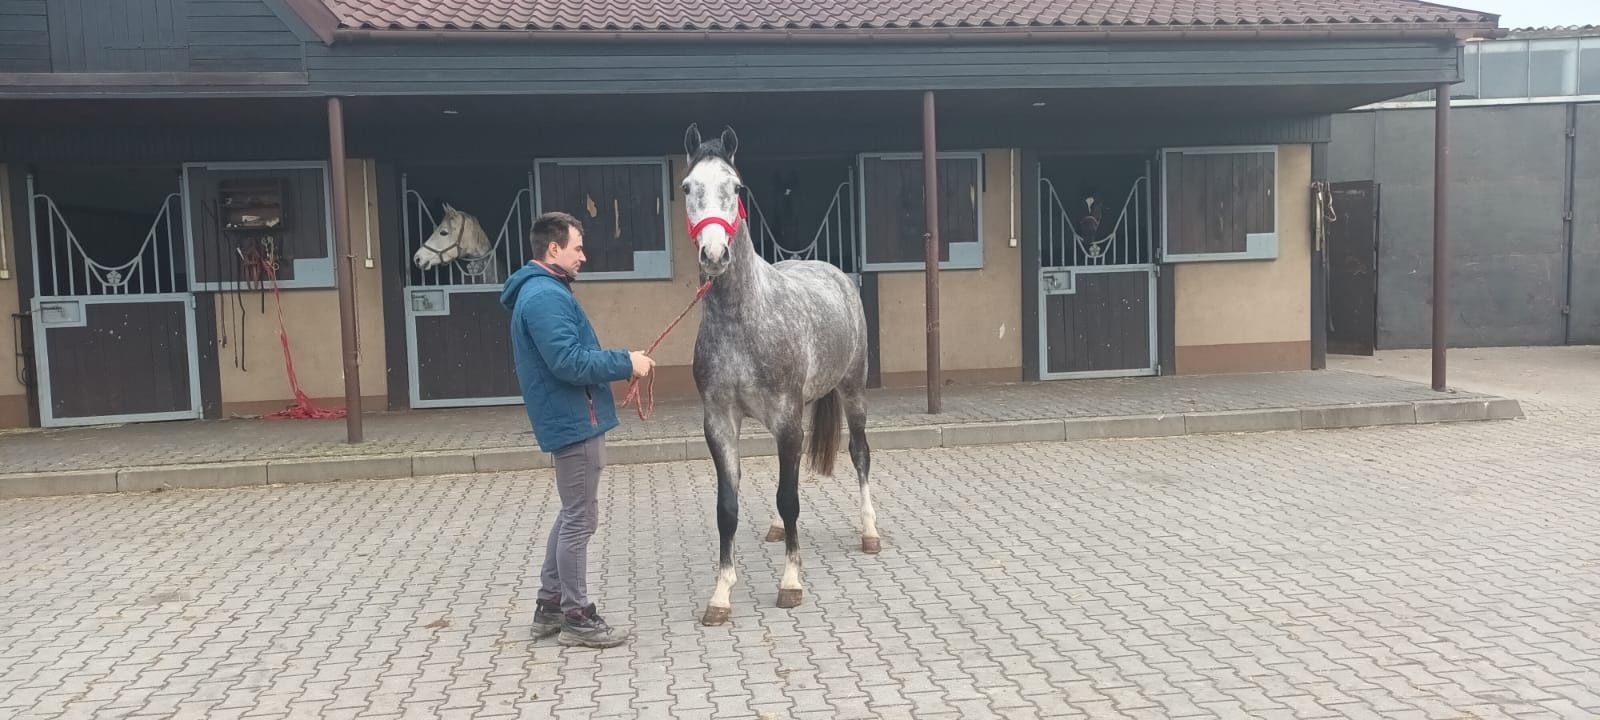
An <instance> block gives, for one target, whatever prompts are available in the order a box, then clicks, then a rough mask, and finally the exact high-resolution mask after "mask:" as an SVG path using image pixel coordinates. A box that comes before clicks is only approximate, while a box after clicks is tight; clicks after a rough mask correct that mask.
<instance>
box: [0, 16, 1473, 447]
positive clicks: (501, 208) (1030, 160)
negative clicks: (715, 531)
mask: <svg viewBox="0 0 1600 720" xmlns="http://www.w3.org/2000/svg"><path fill="white" fill-rule="evenodd" d="M152 3H153V4H146V5H141V6H140V7H139V9H138V11H137V12H130V11H129V7H128V5H127V3H125V2H122V1H121V0H75V2H72V3H67V2H64V1H62V2H57V1H56V0H13V1H12V2H8V3H4V4H0V313H3V314H4V315H5V316H7V317H10V318H11V319H12V322H13V325H12V328H10V330H9V331H8V332H6V333H0V365H6V366H8V367H5V368H0V370H5V372H0V426H36V425H42V426H60V425H85V424H101V423H115V422H130V421H150V420H172V419H198V418H220V417H229V416H234V415H239V414H260V413H267V412H273V411H277V410H281V409H282V408H284V407H285V406H286V405H288V404H291V403H294V402H295V398H296V395H295V390H296V388H298V390H299V392H300V393H303V396H304V397H306V398H308V399H309V400H310V401H311V402H313V403H315V404H316V405H319V406H335V407H336V406H340V405H344V404H345V403H346V401H347V400H349V401H355V402H359V405H360V407H361V408H364V409H366V410H368V411H371V410H374V409H389V410H405V409H415V410H422V409H427V408H440V407H463V406H475V405H489V404H511V403H519V402H521V398H520V395H519V393H518V392H517V383H516V379H515V375H514V373H513V371H512V364H511V358H510V349H509V339H508V331H507V325H506V323H507V320H508V317H507V314H506V313H505V311H504V310H503V308H501V307H500V306H499V304H498V302H497V297H498V293H499V291H500V282H501V280H502V279H503V278H504V277H505V276H506V275H508V274H509V272H510V271H511V270H512V269H514V268H515V267H517V266H519V265H521V264H522V263H524V262H526V259H527V242H526V238H527V232H528V226H529V225H530V224H531V221H532V219H533V218H534V217H535V216H537V215H538V214H539V213H541V212H544V211H548V210H563V211H566V212H569V213H572V214H574V215H576V216H578V217H579V218H580V219H581V220H582V221H583V222H584V223H585V226H586V230H587V233H586V235H587V240H586V243H587V247H588V248H589V252H588V254H589V258H590V261H589V265H588V266H587V267H586V268H585V272H584V274H583V277H582V279H581V280H580V282H579V284H578V286H577V292H578V293H579V295H580V297H581V299H582V301H583V303H584V304H585V306H586V307H587V308H588V309H589V311H590V314H591V317H592V319H593V320H594V323H595V326H596V328H597V329H598V330H599V332H600V334H601V337H602V341H603V342H604V343H605V344H607V345H608V346H614V347H628V348H643V347H645V346H647V345H649V343H650V342H651V341H652V340H653V339H654V338H655V337H656V336H657V334H658V333H659V332H660V331H661V330H662V329H663V328H664V327H666V325H667V324H668V323H669V322H670V321H671V320H672V319H673V318H674V317H676V316H677V314H678V313H679V312H680V311H681V310H682V309H683V307H684V306H685V304H686V303H687V302H688V301H689V300H690V299H691V297H692V295H693V292H694V289H695V287H696V286H697V285H698V277H697V267H696V265H695V263H694V260H693V243H692V242H691V241H690V240H689V238H688V233H687V228H686V227H685V223H684V208H683V202H682V197H681V194H680V193H679V192H678V183H679V181H680V180H681V179H682V173H683V172H684V170H685V167H684V152H683V147H682V137H683V131H684V129H685V128H686V127H687V126H688V125H689V124H690V123H692V122H693V123H698V124H699V125H700V127H701V128H702V129H705V130H707V131H708V132H716V131H718V130H720V129H721V127H722V126H724V125H726V126H730V127H732V128H734V130H735V131H736V132H737V133H738V136H739V152H738V156H737V158H736V160H737V164H738V166H739V169H740V171H741V173H742V175H743V179H744V184H745V186H746V187H745V192H746V195H745V198H744V200H745V205H746V207H747V208H748V209H749V215H750V217H749V222H750V228H751V231H752V238H753V241H754V242H755V243H756V244H757V246H758V249H759V250H760V252H761V253H762V255H763V256H764V257H767V258H768V259H770V260H774V261H776V260H780V259H786V258H807V259H816V260H822V261H825V262H830V263H834V264H837V265H838V266H839V267H840V268H841V269H843V270H844V271H845V272H847V273H850V274H851V275H852V276H853V277H855V278H856V279H857V281H858V282H859V285H860V288H861V292H862V297H863V301H864V303H865V306H866V311H867V315H868V318H869V324H870V326H871V328H870V332H871V336H872V340H873V351H872V354H871V356H872V357H871V368H870V374H871V379H872V382H873V384H875V385H879V386H913V385H923V384H926V383H928V382H929V378H930V377H933V378H935V380H934V382H935V383H936V386H937V384H938V383H946V382H968V383H971V382H1012V381H1024V380H1063V381H1070V380H1071V379H1073V378H1085V377H1107V376H1124V375H1125V376H1140V375H1158V374H1177V373H1231V372H1253V371H1271V370H1303V369H1308V368H1319V367H1321V365H1322V359H1323V355H1324V353H1325V341H1326V329H1325V328H1326V322H1325V317H1324V314H1325V312H1326V304H1325V297H1326V296H1325V289H1324V287H1323V279H1324V278H1325V272H1326V267H1325V259H1324V254H1323V252H1322V251H1323V245H1322V244H1321V238H1322V237H1323V231H1322V230H1319V228H1322V227H1323V223H1322V222H1321V221H1320V218H1321V213H1320V212H1319V211H1318V210H1317V208H1319V207H1321V205H1320V203H1319V200H1318V198H1319V197H1321V195H1319V193H1325V191H1326V189H1325V183H1324V182H1323V181H1324V180H1325V179H1326V177H1327V173H1328V166H1329V159H1328V143H1329V141H1330V139H1331V127H1332V122H1331V118H1332V115H1333V114H1334V113H1338V112H1341V111H1345V110H1349V109H1350V108H1355V107H1359V106H1363V105H1366V104H1369V103H1375V102H1380V101H1383V100H1386V99H1391V98H1396V97H1401V96H1405V95H1409V94H1413V93H1417V92H1422V91H1426V90H1429V89H1436V88H1438V87H1441V86H1443V85H1448V84H1450V83H1455V82H1458V81H1460V80H1461V79H1462V72H1463V66H1462V63H1463V61H1462V57H1463V51H1462V44H1463V43H1464V42H1465V41H1467V40H1469V39H1471V38H1477V37H1491V36H1494V35H1496V34H1497V33H1498V32H1499V31H1498V29H1497V20H1498V19H1497V17H1496V16H1494V15H1491V14H1486V13H1479V12H1473V11H1469V10H1456V9H1451V8H1444V7H1441V6H1438V5H1432V4H1428V3H1424V2H1419V1H1416V0H1309V1H1308V0H1295V1H1293V2H1290V1H1288V0H1285V1H1284V2H1281V3H1277V2H1271V1H1270V0H1268V1H1266V2H1262V1H1252V2H1237V3H1234V2H1200V1H1199V0H1179V1H1178V2H1170V3H1160V4H1151V3H1144V2H1137V1H1135V0H1113V1H1112V2H1105V3H1089V2H1083V1H1079V0H1057V1H1056V2H1047V3H1044V4H1042V5H1041V4H1039V3H1020V2H1013V1H1011V0H974V1H973V2H970V3H967V4H965V5H964V6H961V7H954V6H948V5H947V6H938V7H931V6H930V7H929V8H926V9H908V7H907V6H903V5H901V4H896V3H886V2H881V1H879V0H856V1H855V2H854V3H834V4H822V3H802V4H800V5H797V6H793V7H790V6H784V7H778V6H763V5H760V4H758V5H755V6H751V5H748V4H729V3H720V4H719V3H712V4H710V5H702V6H696V7H694V8H692V9H685V10H683V11H681V12H673V13H666V14H663V12H662V11H660V10H659V9H658V8H656V7H655V6H650V5H647V4H645V5H640V6H638V7H630V6H628V5H627V4H625V3H623V4H613V5H610V6H606V7H605V8H603V9H596V10H593V11H592V12H593V13H595V14H593V15H590V14H585V13H588V12H591V11H589V10H586V9H572V8H569V7H568V6H559V7H558V6H554V5H549V4H545V3H538V2H534V1H533V0H518V1H515V2H512V3H509V4H505V5H501V6H496V8H497V9H489V8H487V7H486V6H484V5H482V4H481V3H472V2H466V1H465V0H434V1H432V2H428V3H422V4H415V3H399V2H387V1H385V0H152ZM1321 6H1326V7H1321ZM585 7H587V6H585ZM152 8H153V9H152ZM929 133H931V134H932V138H933V142H934V144H935V146H936V147H937V153H938V155H937V163H936V175H935V177H936V180H935V183H934V187H935V192H936V193H937V203H938V208H939V214H940V217H939V225H938V239H939V245H938V252H939V261H938V264H937V265H938V267H937V270H938V272H937V288H938V293H937V300H938V303H937V312H938V318H939V325H938V329H939V335H938V339H939V352H938V359H939V362H938V372H937V374H934V373H931V372H930V369H929V363H928V354H927V352H926V347H927V345H926V344H925V343H926V342H927V339H928V337H929V333H928V332H927V323H926V320H927V313H928V304H927V300H926V298H927V294H926V288H927V286H928V285H927V282H928V280H929V278H927V277H926V268H925V257H926V256H925V251H924V237H923V233H924V231H925V228H924V225H925V223H924V220H923V202H924V199H925V197H927V196H926V194H925V191H926V189H927V187H928V186H927V183H926V181H925V174H924V167H923V165H924V164H923V162H922V148H923V146H924V141H925V139H926V138H928V137H929ZM280 308H281V310H282V313H281V316H280V312H279V309H280ZM696 322H697V317H696V314H695V313H691V314H690V315H689V316H688V317H686V318H685V320H684V321H683V323H682V324H681V325H680V326H679V327H678V329H677V330H675V331H674V333H673V335H672V336H671V337H669V338H668V339H667V341H666V342H665V343H664V344H663V346H662V347H661V349H660V350H659V351H658V352H657V353H656V355H657V358H658V360H659V363H660V370H659V372H660V377H659V380H658V382H657V395H658V396H663V397H664V396H672V395H677V396H691V395H692V394H693V385H692V381H691V380H690V372H689V364H690V362H691V358H692V347H693V339H694V334H695V327H696V325H695V323H696ZM286 346H287V348H288V352H287V353H286V351H285V347H286ZM291 358H292V372H291V367H290V364H289V359H291ZM358 423H359V420H357V421H356V428H357V429H352V431H351V432H352V436H353V437H354V436H358V435H359V431H358Z"/></svg>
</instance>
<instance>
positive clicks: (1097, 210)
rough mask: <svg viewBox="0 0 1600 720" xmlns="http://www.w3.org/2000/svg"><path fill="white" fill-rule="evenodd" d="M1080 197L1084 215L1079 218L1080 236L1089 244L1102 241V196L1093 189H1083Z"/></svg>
mask: <svg viewBox="0 0 1600 720" xmlns="http://www.w3.org/2000/svg"><path fill="white" fill-rule="evenodd" d="M1078 195H1079V196H1080V199H1081V200H1082V202H1083V215H1081V216H1079V218H1078V234H1079V235H1080V236H1082V237H1083V239H1085V240H1088V241H1089V242H1094V241H1096V240H1099V239H1100V221H1101V208H1102V207H1103V204H1102V203H1101V202H1100V194H1099V193H1098V192H1096V191H1095V190H1094V189H1093V188H1083V189H1081V190H1080V191H1079V193H1078Z"/></svg>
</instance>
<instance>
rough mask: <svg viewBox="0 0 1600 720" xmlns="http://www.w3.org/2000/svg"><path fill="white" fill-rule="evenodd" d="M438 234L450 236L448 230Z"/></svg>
mask: <svg viewBox="0 0 1600 720" xmlns="http://www.w3.org/2000/svg"><path fill="white" fill-rule="evenodd" d="M439 234H440V235H449V234H450V231H449V230H440V231H439Z"/></svg>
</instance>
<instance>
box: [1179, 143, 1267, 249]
mask: <svg viewBox="0 0 1600 720" xmlns="http://www.w3.org/2000/svg"><path fill="white" fill-rule="evenodd" d="M1170 153H1178V154H1179V155H1249V154H1254V153H1271V155H1272V188H1271V189H1270V192H1271V194H1272V232H1265V233H1246V234H1245V236H1244V238H1245V249H1244V250H1242V251H1240V252H1225V253H1175V252H1173V251H1172V248H1171V247H1170V243H1169V240H1170V238H1169V236H1168V230H1169V227H1170V223H1171V218H1172V214H1171V212H1170V211H1169V208H1168V200H1169V199H1170V197H1171V195H1172V183H1171V182H1170V179H1169V177H1168V173H1167V171H1168V167H1167V156H1168V154H1170ZM1282 178H1283V156H1282V154H1280V153H1279V152H1278V146H1277V145H1201V146H1193V147H1164V148H1161V261H1162V262H1169V263H1180V262H1218V261H1227V260H1276V259H1277V258H1278V238H1279V236H1280V234H1281V233H1282V231H1283V226H1282V222H1283V197H1282V195H1283V193H1280V192H1278V186H1279V185H1280V184H1282V183H1281V180H1282Z"/></svg>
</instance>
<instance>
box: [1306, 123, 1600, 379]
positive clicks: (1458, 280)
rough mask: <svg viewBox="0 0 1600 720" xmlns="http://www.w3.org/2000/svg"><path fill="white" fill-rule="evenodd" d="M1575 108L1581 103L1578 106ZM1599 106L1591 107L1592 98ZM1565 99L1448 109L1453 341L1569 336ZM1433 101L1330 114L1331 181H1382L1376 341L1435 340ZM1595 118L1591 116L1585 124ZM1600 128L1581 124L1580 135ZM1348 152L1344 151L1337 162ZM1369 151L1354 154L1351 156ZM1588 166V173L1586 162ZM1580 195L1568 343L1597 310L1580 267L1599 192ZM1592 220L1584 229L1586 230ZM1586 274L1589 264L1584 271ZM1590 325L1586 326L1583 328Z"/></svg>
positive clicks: (1409, 343)
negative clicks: (1587, 297)
mask: <svg viewBox="0 0 1600 720" xmlns="http://www.w3.org/2000/svg"><path fill="white" fill-rule="evenodd" d="M1578 107H1579V109H1580V110H1581V109H1582V108H1583V107H1585V106H1581V105H1580V106H1578ZM1588 107H1591V108H1592V107H1594V106H1588ZM1570 110H1571V107H1570V106H1569V105H1566V104H1549V105H1515V106H1487V107H1457V108H1454V109H1452V110H1451V113H1450V115H1451V121H1450V126H1451V128H1450V135H1451V143H1450V144H1451V149H1450V178H1449V182H1450V195H1449V203H1450V204H1449V207H1448V208H1447V211H1448V212H1449V216H1450V308H1449V313H1448V316H1447V320H1448V322H1449V335H1448V341H1449V343H1450V345H1452V346H1455V347H1474V346H1495V345H1560V344H1562V343H1563V342H1565V341H1566V333H1567V328H1566V324H1567V318H1566V316H1564V315H1563V314H1562V306H1563V305H1565V304H1566V302H1567V299H1566V282H1567V273H1568V268H1567V257H1566V256H1567V247H1566V244H1567V236H1566V228H1565V223H1564V220H1563V214H1564V212H1565V210H1564V202H1565V193H1566V190H1567V188H1566V185H1567V163H1568V148H1567V138H1566V131H1567V122H1568V113H1569V111H1570ZM1433 112H1434V111H1433V110H1432V109H1431V108H1417V109H1388V110H1378V111H1368V112H1362V113H1347V114H1343V115H1338V116H1335V120H1334V130H1335V131H1334V140H1333V142H1332V143H1331V145H1330V179H1331V180H1333V181H1336V182H1337V181H1342V180H1375V181H1376V182H1377V183H1378V185H1379V193H1380V215H1379V226H1378V318H1377V321H1378V338H1377V342H1378V347H1379V348H1381V349H1383V348H1418V347H1426V346H1428V345H1429V344H1430V343H1431V342H1432V338H1433V323H1432V317H1433V315H1432V313H1433V310H1432V307H1431V301H1432V296H1433V259H1432V258H1433V186H1434V183H1433V134H1434V133H1433V124H1434V118H1433ZM1591 127H1592V124H1591ZM1594 135H1600V130H1592V129H1587V128H1584V127H1583V125H1582V124H1581V123H1580V125H1579V135H1578V141H1579V143H1580V146H1579V149H1580V152H1578V153H1577V157H1576V159H1577V161H1578V165H1579V167H1578V170H1577V174H1578V177H1579V179H1580V183H1581V182H1582V177H1583V173H1584V172H1585V171H1584V169H1583V167H1584V161H1585V160H1586V159H1587V158H1586V157H1585V156H1584V154H1583V152H1582V151H1581V150H1582V148H1583V145H1582V143H1584V142H1587V143H1589V145H1588V146H1589V147H1593V136H1594ZM1340 158H1345V159H1346V160H1340ZM1360 158H1370V160H1365V161H1361V162H1352V161H1351V159H1360ZM1588 172H1590V173H1592V172H1593V170H1589V171H1588ZM1594 197H1595V196H1594V194H1593V192H1592V191H1591V192H1590V193H1589V195H1588V197H1583V196H1582V195H1581V192H1580V196H1579V197H1577V198H1576V201H1577V202H1576V203H1575V211H1576V212H1575V214H1576V215H1577V216H1578V217H1577V218H1576V219H1577V221H1578V232H1577V233H1575V237H1574V241H1575V243H1574V245H1575V246H1574V253H1573V255H1574V261H1575V262H1576V263H1577V265H1576V266H1575V267H1574V270H1577V272H1575V273H1574V281H1575V292H1574V303H1573V304H1574V310H1573V312H1574V327H1573V329H1574V331H1575V332H1574V338H1573V339H1574V341H1575V342H1576V341H1581V338H1582V337H1583V336H1584V328H1585V325H1586V324H1592V323H1594V322H1595V321H1593V320H1590V321H1588V323H1586V322H1585V321H1584V319H1583V314H1584V313H1585V312H1587V313H1588V314H1589V316H1590V317H1593V316H1595V315H1596V314H1600V308H1597V307H1596V306H1595V303H1594V301H1593V300H1590V301H1589V303H1590V307H1589V308H1585V307H1584V306H1583V303H1582V302H1579V300H1580V299H1582V298H1583V295H1582V293H1584V292H1593V291H1592V290H1589V286H1590V285H1592V284H1593V283H1594V282H1596V280H1594V279H1590V280H1589V281H1588V282H1587V283H1586V282H1584V278H1585V275H1586V273H1585V272H1584V271H1583V270H1582V268H1588V267H1593V266H1594V262H1593V261H1592V260H1587V262H1588V264H1587V265H1585V262H1586V257H1585V255H1584V248H1585V247H1593V246H1594V241H1593V240H1587V239H1586V236H1585V233H1584V232H1583V230H1582V228H1583V227H1584V222H1585V221H1584V218H1585V216H1584V213H1585V211H1586V207H1592V206H1593V204H1594V202H1595V199H1594ZM1592 226H1593V224H1592V221H1590V227H1592ZM1587 275H1588V277H1589V278H1595V277H1596V275H1600V273H1596V272H1594V271H1592V270H1591V271H1589V272H1588V273H1587ZM1595 334H1596V333H1594V332H1589V336H1590V337H1594V336H1595Z"/></svg>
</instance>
